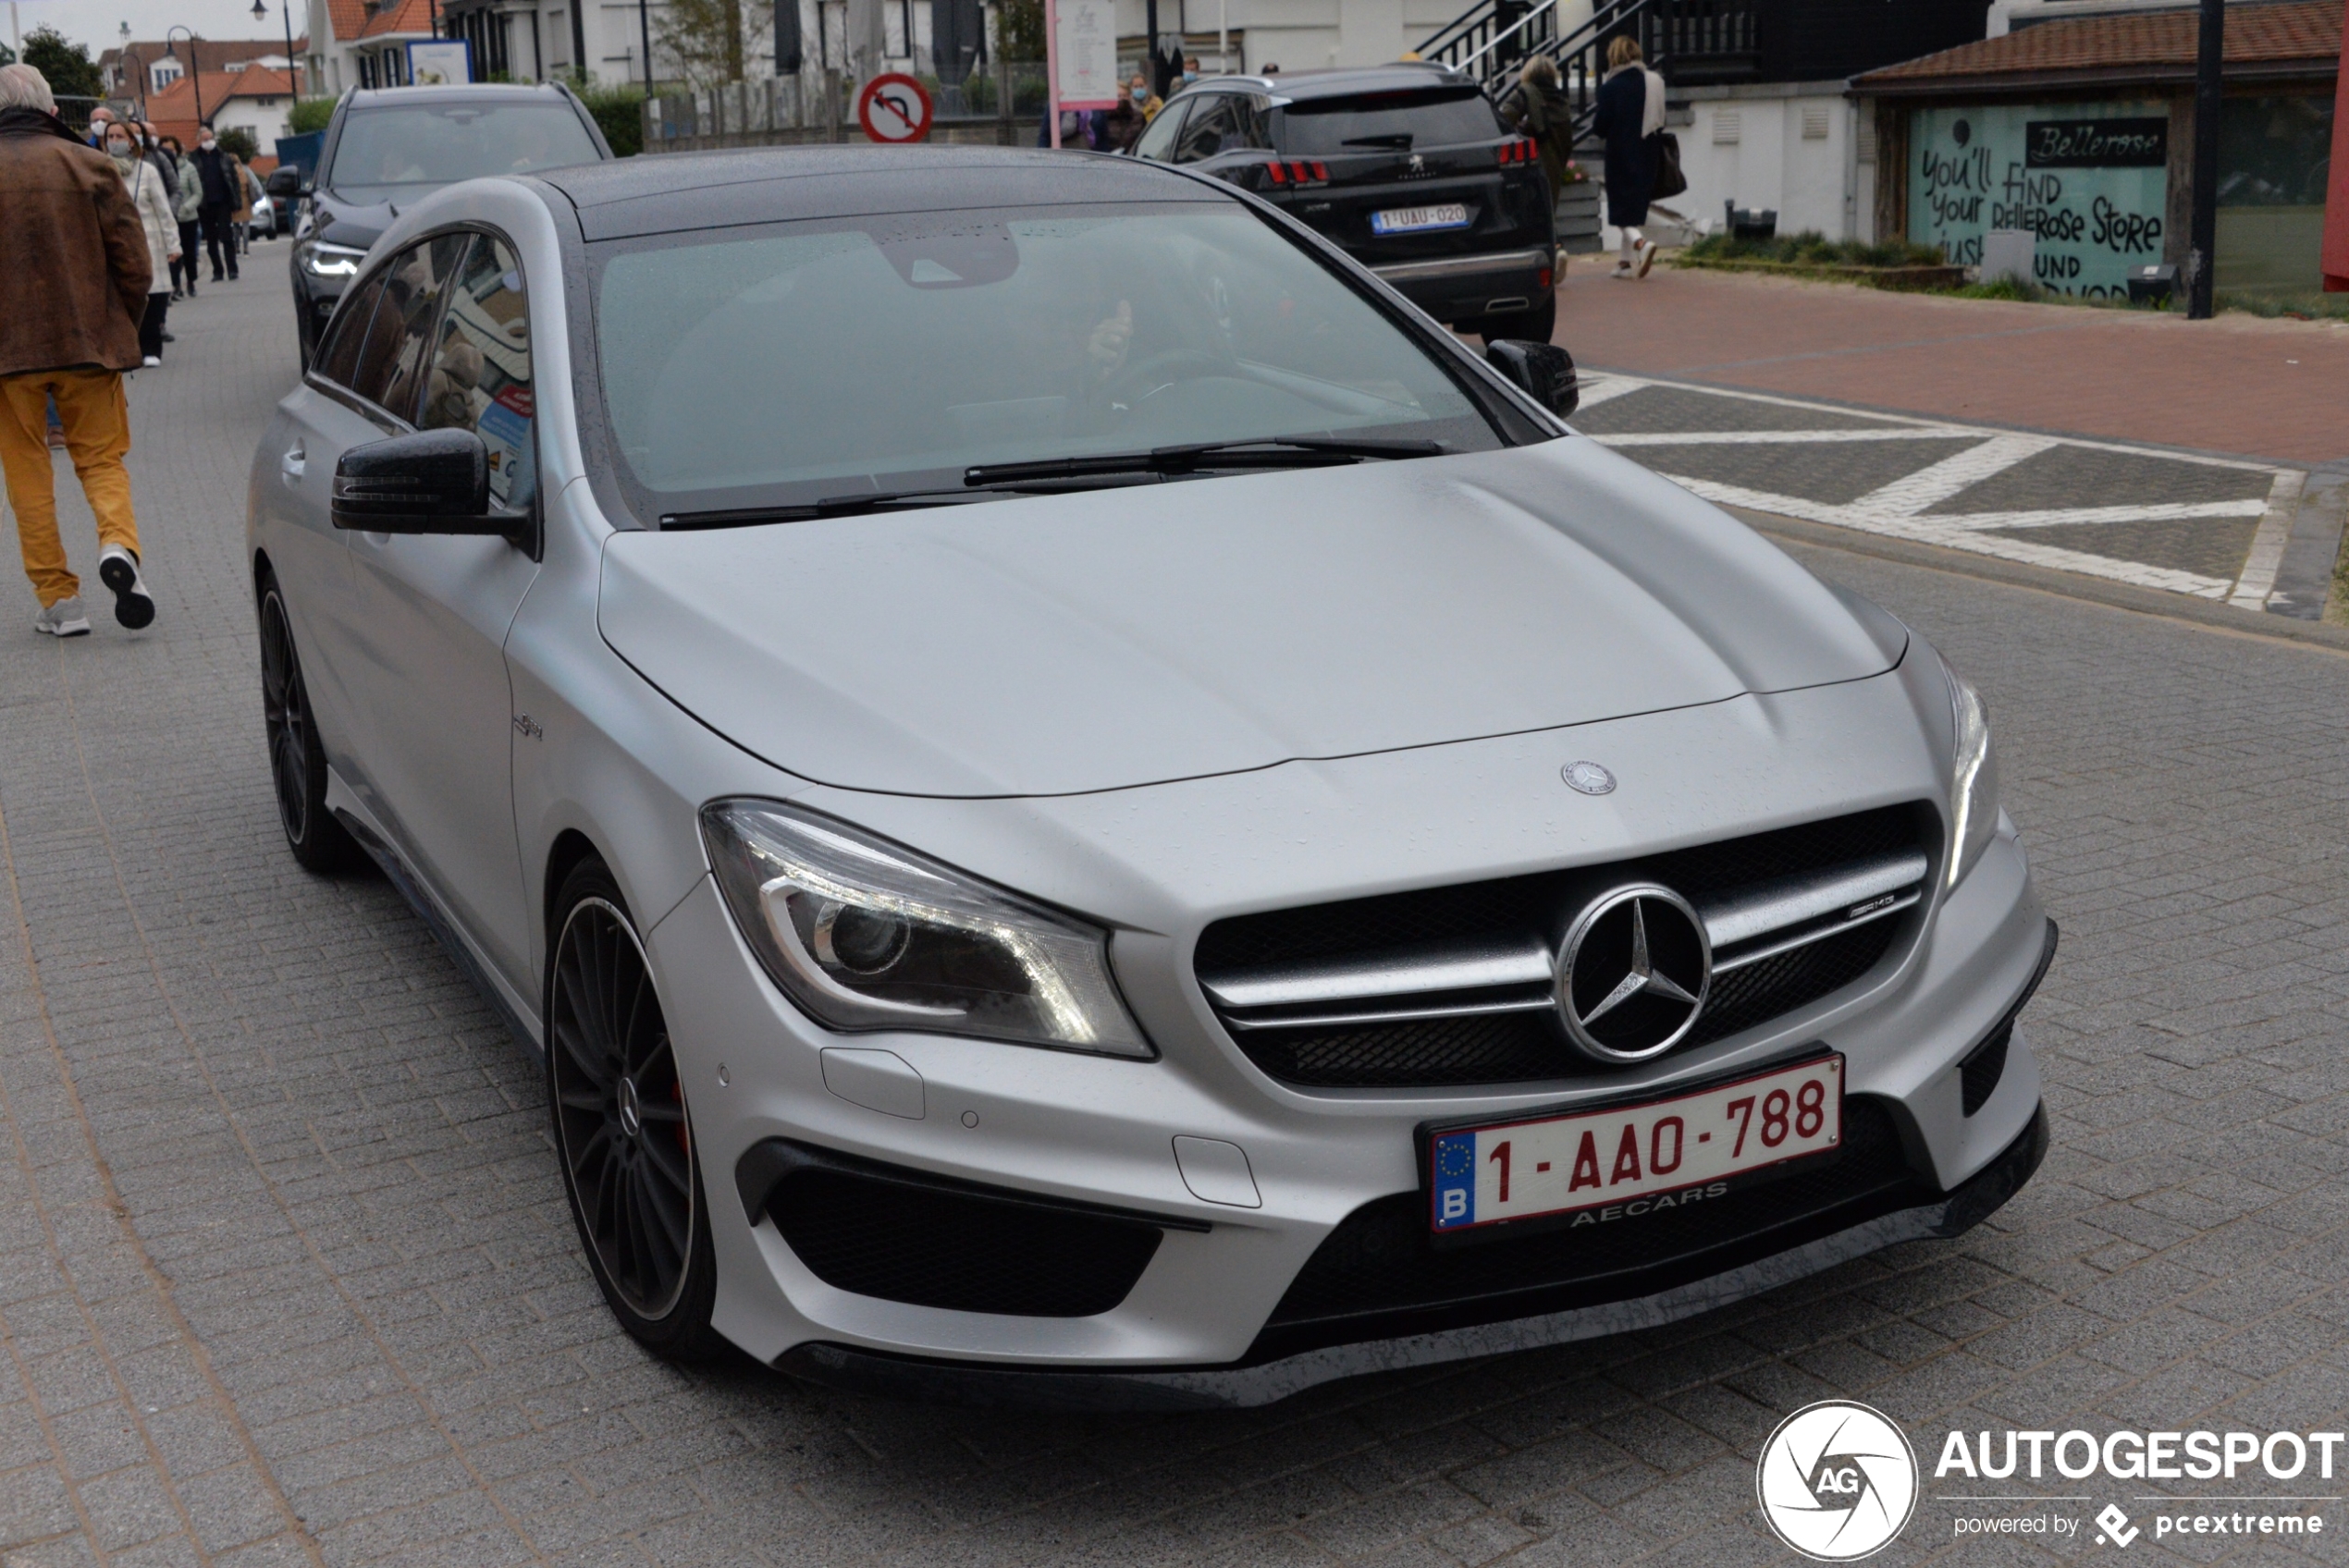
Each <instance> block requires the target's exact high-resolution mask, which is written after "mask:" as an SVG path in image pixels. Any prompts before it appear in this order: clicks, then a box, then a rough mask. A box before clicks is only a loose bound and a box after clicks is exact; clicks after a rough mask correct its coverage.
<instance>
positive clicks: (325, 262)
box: [301, 241, 367, 277]
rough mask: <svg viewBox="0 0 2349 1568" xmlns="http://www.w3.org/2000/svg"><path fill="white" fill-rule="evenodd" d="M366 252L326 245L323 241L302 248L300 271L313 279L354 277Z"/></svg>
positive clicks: (341, 246) (342, 246)
mask: <svg viewBox="0 0 2349 1568" xmlns="http://www.w3.org/2000/svg"><path fill="white" fill-rule="evenodd" d="M366 259H367V252H366V251H361V250H355V249H353V248H352V247H351V246H349V245H328V244H326V243H325V242H324V241H321V242H319V243H317V244H314V245H311V246H308V247H306V248H304V250H303V251H302V252H301V270H302V271H304V272H306V273H308V274H309V275H310V276H313V277H356V276H359V263H361V262H363V261H365V260H366Z"/></svg>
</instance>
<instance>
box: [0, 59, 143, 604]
mask: <svg viewBox="0 0 2349 1568" xmlns="http://www.w3.org/2000/svg"><path fill="white" fill-rule="evenodd" d="M0 277H5V278H6V279H7V280H8V308H7V309H6V311H0V470H5V471H6V479H7V488H8V503H9V505H10V506H11V507H12V508H14V509H15V511H16V514H17V543H18V546H19V547H20V548H21V549H22V550H23V552H24V570H25V575H26V576H27V577H30V578H31V579H32V589H33V592H34V594H37V595H38V596H39V597H40V600H41V613H40V614H39V615H38V616H36V617H35V618H34V619H33V628H34V630H36V631H44V632H47V633H49V634H50V635H52V636H56V637H79V636H86V635H87V634H88V633H89V631H90V619H89V617H88V616H86V615H85V614H83V613H82V608H81V597H80V594H81V580H80V578H78V577H76V576H74V574H73V572H72V571H71V570H69V569H68V567H67V565H66V552H65V546H64V545H63V543H62V542H61V541H60V540H59V539H58V537H57V497H56V490H55V483H54V482H55V471H54V470H53V469H52V467H51V464H50V459H49V415H48V407H49V401H50V399H51V398H55V400H56V404H57V412H58V414H59V416H60V417H61V418H62V419H63V420H64V422H65V433H66V450H67V451H68V453H70V454H71V456H72V458H73V470H74V472H75V473H77V474H78V475H80V479H81V491H82V494H83V495H85V496H88V497H89V498H90V509H91V510H92V512H94V513H96V514H97V519H98V541H99V545H100V548H99V553H98V578H99V581H100V582H104V583H105V585H106V586H107V587H108V588H110V589H112V590H113V591H114V595H115V619H117V620H118V621H120V622H121V623H122V624H123V625H125V626H127V627H129V628H131V629H132V630H134V631H135V630H137V629H138V628H140V627H142V626H145V625H147V624H148V623H149V622H151V621H153V620H154V618H155V605H154V599H153V598H151V597H149V596H148V594H147V589H146V585H145V584H144V583H143V582H141V581H140V578H139V525H138V522H137V521H136V519H135V518H134V517H133V516H132V515H131V510H130V474H129V471H128V470H126V469H125V468H124V467H123V465H122V459H123V457H124V455H125V454H126V453H128V452H129V450H130V412H129V405H128V404H127V403H126V401H125V400H124V398H123V394H122V374H121V373H122V372H124V371H126V370H135V369H137V368H138V366H139V317H140V316H141V313H143V312H145V310H146V308H147V285H148V284H149V282H150V281H151V280H152V269H151V263H149V262H148V259H147V237H146V231H145V229H144V228H142V227H141V225H140V222H139V213H138V209H137V208H135V207H134V206H132V205H131V202H130V194H129V190H127V189H126V188H125V187H124V185H123V182H122V177H121V176H120V175H119V174H117V173H116V172H115V165H114V162H113V160H112V159H110V158H108V157H107V156H106V154H105V153H101V152H99V151H97V150H96V149H95V148H92V147H85V146H83V145H82V144H81V143H80V141H79V140H77V139H76V138H75V136H74V134H73V133H72V132H71V131H69V130H68V129H66V128H65V126H64V124H63V123H62V122H61V121H59V120H58V118H57V116H56V101H55V99H54V98H53V97H51V96H50V92H49V83H48V82H47V80H44V79H43V76H42V75H41V73H40V72H39V71H37V70H35V69H34V68H33V67H31V66H27V65H11V66H0Z"/></svg>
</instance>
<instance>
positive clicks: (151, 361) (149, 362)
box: [139, 354, 163, 370]
mask: <svg viewBox="0 0 2349 1568" xmlns="http://www.w3.org/2000/svg"><path fill="white" fill-rule="evenodd" d="M139 362H140V363H141V364H143V365H145V366H146V367H147V368H148V369H149V370H153V369H154V368H155V366H157V365H159V364H161V363H163V361H161V360H159V359H156V358H155V357H154V355H153V354H149V355H148V356H147V357H146V358H145V359H143V360H141V361H139Z"/></svg>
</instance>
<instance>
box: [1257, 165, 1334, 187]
mask: <svg viewBox="0 0 2349 1568" xmlns="http://www.w3.org/2000/svg"><path fill="white" fill-rule="evenodd" d="M1264 169H1265V176H1266V178H1269V179H1271V180H1272V182H1273V184H1274V185H1327V184H1328V183H1329V182H1330V166H1329V165H1327V164H1324V163H1322V162H1319V161H1318V160H1317V161H1315V162H1312V163H1302V162H1291V163H1285V164H1284V163H1272V164H1267V165H1264Z"/></svg>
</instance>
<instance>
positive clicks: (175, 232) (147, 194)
mask: <svg viewBox="0 0 2349 1568" xmlns="http://www.w3.org/2000/svg"><path fill="white" fill-rule="evenodd" d="M106 156H107V157H109V158H112V159H113V160H114V166H115V169H116V171H117V173H119V174H120V175H121V176H122V184H123V188H124V189H125V190H129V192H130V202H131V205H133V206H134V207H136V208H138V209H139V223H140V227H142V228H143V229H145V231H146V236H147V261H148V266H149V270H148V275H147V276H148V283H147V290H148V292H147V309H146V312H145V313H144V314H143V315H141V317H140V318H139V353H140V356H141V360H142V361H143V362H144V363H146V364H150V365H159V364H161V363H163V321H164V316H165V314H166V312H168V311H169V310H170V309H171V288H170V283H169V279H170V276H171V263H173V262H175V261H178V259H179V221H178V218H177V217H176V216H175V215H174V214H173V212H172V206H171V196H170V193H169V192H168V191H167V190H166V189H165V187H164V179H163V175H162V174H161V172H159V171H158V170H157V169H156V167H155V161H154V159H153V158H151V157H149V156H147V155H146V149H144V148H142V147H141V146H139V145H138V144H137V143H136V142H134V141H131V130H130V128H129V126H126V125H111V126H108V127H107V128H106Z"/></svg>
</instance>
